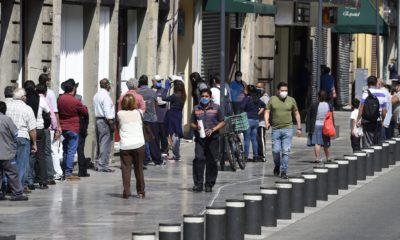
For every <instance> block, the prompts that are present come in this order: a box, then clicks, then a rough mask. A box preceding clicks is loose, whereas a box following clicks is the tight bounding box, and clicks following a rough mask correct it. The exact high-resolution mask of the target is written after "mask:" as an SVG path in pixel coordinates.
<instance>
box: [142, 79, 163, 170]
mask: <svg viewBox="0 0 400 240" xmlns="http://www.w3.org/2000/svg"><path fill="white" fill-rule="evenodd" d="M148 85H149V79H148V77H147V76H146V75H142V76H141V77H140V78H139V89H138V90H137V93H138V94H140V95H142V97H143V99H144V101H145V103H146V112H144V114H143V119H144V124H146V125H147V126H149V127H150V128H151V131H152V133H153V136H154V139H153V140H151V141H150V142H147V143H146V145H147V147H148V149H149V152H150V156H151V160H152V161H153V162H154V164H155V165H156V166H161V165H164V164H165V163H164V161H163V160H162V159H161V152H160V147H159V145H158V142H159V136H160V134H159V131H160V129H159V128H158V123H157V114H156V104H157V94H156V92H155V91H154V90H153V89H151V88H149V86H148ZM149 163H150V159H146V160H145V163H144V165H148V164H149Z"/></svg>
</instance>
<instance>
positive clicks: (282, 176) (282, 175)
mask: <svg viewBox="0 0 400 240" xmlns="http://www.w3.org/2000/svg"><path fill="white" fill-rule="evenodd" d="M281 178H282V179H289V178H288V176H287V175H286V173H285V172H282V173H281Z"/></svg>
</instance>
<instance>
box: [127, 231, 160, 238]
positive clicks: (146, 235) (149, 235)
mask: <svg viewBox="0 0 400 240" xmlns="http://www.w3.org/2000/svg"><path fill="white" fill-rule="evenodd" d="M132 240H156V233H154V232H151V233H145V232H133V233H132Z"/></svg>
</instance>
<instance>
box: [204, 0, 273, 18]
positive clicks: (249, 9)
mask: <svg viewBox="0 0 400 240" xmlns="http://www.w3.org/2000/svg"><path fill="white" fill-rule="evenodd" d="M220 9H221V0H206V4H205V9H204V10H205V11H207V12H220ZM225 11H226V12H227V13H258V14H263V15H275V14H276V7H275V6H273V5H269V4H264V3H257V2H251V1H248V0H225Z"/></svg>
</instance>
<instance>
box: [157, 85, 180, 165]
mask: <svg viewBox="0 0 400 240" xmlns="http://www.w3.org/2000/svg"><path fill="white" fill-rule="evenodd" d="M165 88H166V89H165V91H164V94H163V97H162V100H163V101H166V102H169V103H170V108H169V110H168V111H167V113H166V114H165V131H166V134H167V136H168V142H169V145H171V146H172V157H169V158H168V160H175V161H180V160H181V154H180V138H182V137H183V131H182V110H183V106H184V105H185V101H186V92H185V86H184V85H183V83H182V82H181V81H178V80H176V81H174V93H173V94H172V95H171V96H167V93H168V88H169V82H168V84H167V85H166V87H165Z"/></svg>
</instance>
